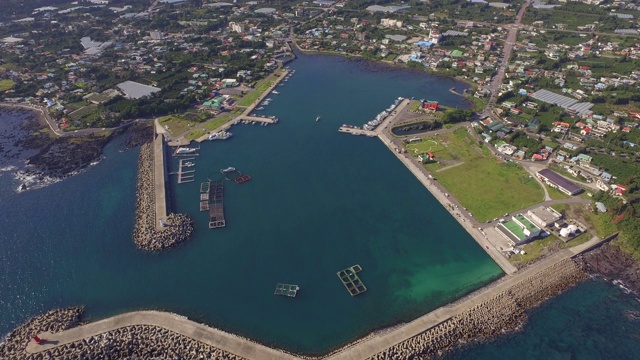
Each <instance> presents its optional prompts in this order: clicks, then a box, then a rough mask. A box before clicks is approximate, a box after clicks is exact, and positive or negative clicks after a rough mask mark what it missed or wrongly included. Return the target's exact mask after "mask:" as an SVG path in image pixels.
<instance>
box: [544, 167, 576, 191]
mask: <svg viewBox="0 0 640 360" xmlns="http://www.w3.org/2000/svg"><path fill="white" fill-rule="evenodd" d="M536 175H537V176H538V179H540V180H542V181H544V182H545V183H547V185H549V186H551V187H552V188H556V189H558V190H560V191H562V192H563V193H565V194H567V195H576V194H579V193H581V192H582V188H581V187H579V186H578V185H576V184H574V183H573V182H571V181H569V180H567V179H565V178H564V177H562V176H561V175H559V174H557V173H555V172H553V171H551V170H549V169H542V170H540V171H538V172H537V173H536Z"/></svg>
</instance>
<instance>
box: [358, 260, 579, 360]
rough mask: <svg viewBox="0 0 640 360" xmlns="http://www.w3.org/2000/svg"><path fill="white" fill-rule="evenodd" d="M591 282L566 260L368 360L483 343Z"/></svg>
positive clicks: (409, 356)
mask: <svg viewBox="0 0 640 360" xmlns="http://www.w3.org/2000/svg"><path fill="white" fill-rule="evenodd" d="M586 279H588V276H587V274H586V273H584V272H583V271H582V270H581V269H580V267H579V266H578V265H577V264H576V263H574V262H573V261H572V260H570V259H567V260H563V261H561V262H559V263H557V264H555V265H552V266H550V267H549V268H547V269H545V270H543V271H541V272H539V273H537V274H535V275H532V276H531V277H529V278H527V279H524V280H522V281H521V282H519V283H517V284H516V285H514V286H512V287H510V288H509V289H507V290H505V291H503V292H501V293H499V294H498V295H496V296H494V297H493V298H491V299H489V300H487V301H485V302H484V303H481V304H478V305H476V306H475V307H473V308H471V309H469V310H466V311H465V312H463V313H461V314H459V315H456V316H454V317H452V318H451V319H449V320H446V321H444V322H442V323H440V324H439V325H437V326H435V327H433V328H431V329H429V330H427V331H425V332H423V333H421V334H419V335H416V336H414V337H412V338H410V339H407V340H405V341H403V342H400V343H398V344H396V345H394V346H392V347H390V348H388V349H386V350H385V351H382V352H380V353H378V354H376V355H375V356H373V357H371V358H369V359H371V360H389V359H398V360H400V359H414V358H420V359H422V358H429V357H433V356H436V355H439V354H442V353H444V352H446V351H447V350H449V349H451V348H454V347H456V346H459V345H463V344H465V343H469V342H476V341H483V340H486V339H489V338H492V337H495V336H498V335H500V334H502V333H504V332H505V331H510V330H516V329H518V328H519V327H520V326H521V325H522V324H524V322H526V320H527V314H526V311H527V310H529V309H531V308H534V307H536V306H538V305H540V304H541V303H542V302H543V301H545V300H547V299H549V298H551V297H553V296H555V295H557V294H559V293H561V292H563V291H565V290H567V289H568V288H570V287H572V286H574V285H576V284H577V283H579V282H581V281H583V280H586Z"/></svg>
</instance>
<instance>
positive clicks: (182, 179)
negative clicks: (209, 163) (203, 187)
mask: <svg viewBox="0 0 640 360" xmlns="http://www.w3.org/2000/svg"><path fill="white" fill-rule="evenodd" d="M194 160H195V158H187V159H180V160H179V161H178V173H177V174H178V184H182V183H187V182H193V181H194V180H195V177H196V171H195V170H184V168H190V167H192V166H195V163H194V162H193V161H194Z"/></svg>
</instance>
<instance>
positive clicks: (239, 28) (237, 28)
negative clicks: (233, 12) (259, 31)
mask: <svg viewBox="0 0 640 360" xmlns="http://www.w3.org/2000/svg"><path fill="white" fill-rule="evenodd" d="M229 29H231V31H233V32H237V33H238V34H241V33H243V32H244V24H241V23H237V22H233V21H231V22H230V23H229Z"/></svg>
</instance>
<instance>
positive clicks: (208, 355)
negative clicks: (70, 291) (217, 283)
mask: <svg viewBox="0 0 640 360" xmlns="http://www.w3.org/2000/svg"><path fill="white" fill-rule="evenodd" d="M81 314H82V308H80V307H74V308H68V309H58V310H52V311H49V312H47V313H46V314H43V315H39V316H36V317H34V318H33V319H31V320H29V321H28V322H27V323H25V324H24V325H22V326H20V327H19V328H17V329H16V330H14V331H13V332H11V334H9V336H8V337H7V339H6V341H5V343H3V344H2V345H0V359H26V360H41V359H230V360H242V359H244V358H242V357H240V356H236V355H234V354H231V353H229V352H227V351H224V350H220V349H217V348H214V347H212V346H210V345H207V344H204V343H201V342H199V341H195V340H193V339H190V338H187V337H185V336H183V335H180V334H177V333H175V332H173V331H171V330H167V329H164V328H162V327H159V326H152V325H135V326H125V327H121V328H118V329H115V330H111V331H108V332H105V333H102V334H99V335H94V336H89V337H86V338H84V339H81V340H78V341H74V342H70V343H67V344H64V345H62V346H58V347H54V348H52V349H48V350H45V351H41V352H36V353H28V352H26V351H25V349H26V345H27V344H28V343H29V342H30V341H31V340H32V338H33V336H34V335H35V334H41V335H40V336H41V338H42V339H43V340H44V341H45V343H46V341H47V337H46V335H42V334H43V333H45V334H46V333H49V334H54V333H57V332H60V331H63V330H66V329H68V328H71V327H74V326H76V325H77V324H78V323H79V319H80V315H81Z"/></svg>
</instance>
